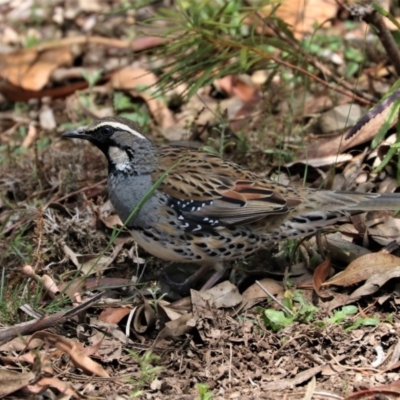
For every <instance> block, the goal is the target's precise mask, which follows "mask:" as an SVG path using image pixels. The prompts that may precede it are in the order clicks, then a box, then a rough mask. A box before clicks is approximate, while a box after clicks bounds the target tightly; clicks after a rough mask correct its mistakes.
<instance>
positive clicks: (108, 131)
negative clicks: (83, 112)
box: [101, 126, 113, 136]
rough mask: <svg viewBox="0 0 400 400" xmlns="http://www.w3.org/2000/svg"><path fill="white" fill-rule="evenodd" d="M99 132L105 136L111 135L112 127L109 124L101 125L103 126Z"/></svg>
mask: <svg viewBox="0 0 400 400" xmlns="http://www.w3.org/2000/svg"><path fill="white" fill-rule="evenodd" d="M101 133H102V134H103V135H105V136H111V135H112V133H113V129H112V128H111V126H103V128H102V129H101Z"/></svg>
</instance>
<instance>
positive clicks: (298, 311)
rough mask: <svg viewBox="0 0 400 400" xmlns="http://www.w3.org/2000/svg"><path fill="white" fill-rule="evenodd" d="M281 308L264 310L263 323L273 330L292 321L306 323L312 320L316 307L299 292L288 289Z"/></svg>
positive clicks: (288, 324) (277, 329)
mask: <svg viewBox="0 0 400 400" xmlns="http://www.w3.org/2000/svg"><path fill="white" fill-rule="evenodd" d="M283 305H284V307H283V310H282V311H281V310H274V309H271V308H269V309H266V310H264V315H263V318H264V323H265V325H266V326H268V327H269V328H271V329H272V330H274V331H276V332H277V331H280V330H281V329H283V328H286V327H287V326H290V325H292V324H293V323H294V322H300V323H307V322H310V321H312V319H313V318H314V316H315V313H316V312H317V311H318V308H317V307H315V306H314V305H312V304H310V303H308V302H307V301H306V300H305V299H304V298H303V296H302V294H301V292H299V291H298V290H295V291H294V292H291V291H289V290H287V291H286V293H285V299H284V301H283Z"/></svg>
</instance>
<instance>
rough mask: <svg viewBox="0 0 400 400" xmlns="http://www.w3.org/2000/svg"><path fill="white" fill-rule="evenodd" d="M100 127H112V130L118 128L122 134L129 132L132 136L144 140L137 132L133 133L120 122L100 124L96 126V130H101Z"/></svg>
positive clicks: (132, 130) (133, 131)
mask: <svg viewBox="0 0 400 400" xmlns="http://www.w3.org/2000/svg"><path fill="white" fill-rule="evenodd" d="M102 126H112V127H113V128H117V129H118V128H119V129H120V130H121V131H124V132H129V133H131V134H132V135H134V136H137V137H138V138H140V139H145V137H144V136H143V135H142V134H141V133H139V132H138V131H135V130H134V129H132V128H130V127H129V126H128V125H125V124H122V123H121V122H112V123H110V122H106V121H105V122H102V123H101V124H98V125H96V129H97V128H101V127H102Z"/></svg>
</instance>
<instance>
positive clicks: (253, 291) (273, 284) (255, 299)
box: [236, 278, 284, 314]
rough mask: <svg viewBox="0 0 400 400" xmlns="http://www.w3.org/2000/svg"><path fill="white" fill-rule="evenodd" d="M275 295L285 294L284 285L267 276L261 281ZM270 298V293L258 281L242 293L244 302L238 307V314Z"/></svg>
mask: <svg viewBox="0 0 400 400" xmlns="http://www.w3.org/2000/svg"><path fill="white" fill-rule="evenodd" d="M259 283H260V284H261V285H262V286H263V287H265V288H266V289H267V290H268V291H269V292H270V293H271V294H273V295H274V296H280V295H283V292H284V289H283V286H282V285H281V284H280V283H279V282H277V281H276V280H274V279H270V278H265V279H262V280H261V281H260V282H259ZM266 298H268V295H267V294H266V293H265V292H264V291H263V290H262V289H261V288H260V286H259V285H258V284H256V283H254V284H253V285H251V286H250V287H248V288H247V289H246V290H245V291H244V292H243V294H242V304H240V305H239V306H238V307H237V308H236V314H237V313H239V312H242V311H245V310H248V309H249V308H251V307H253V306H254V305H256V304H258V303H260V302H261V301H263V300H265V299H266Z"/></svg>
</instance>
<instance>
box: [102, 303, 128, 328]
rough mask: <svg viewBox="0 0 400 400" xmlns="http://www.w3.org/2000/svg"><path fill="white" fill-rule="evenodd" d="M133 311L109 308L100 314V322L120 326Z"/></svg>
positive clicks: (126, 308)
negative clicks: (122, 320)
mask: <svg viewBox="0 0 400 400" xmlns="http://www.w3.org/2000/svg"><path fill="white" fill-rule="evenodd" d="M131 311H132V308H130V307H115V308H114V307H108V308H105V309H104V310H103V311H102V312H101V313H100V315H99V320H100V321H102V322H105V323H106V324H118V323H119V322H120V321H121V319H122V318H124V317H126V316H127V315H128V314H129V313H130V312H131Z"/></svg>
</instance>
